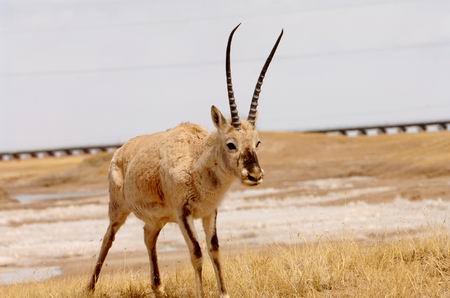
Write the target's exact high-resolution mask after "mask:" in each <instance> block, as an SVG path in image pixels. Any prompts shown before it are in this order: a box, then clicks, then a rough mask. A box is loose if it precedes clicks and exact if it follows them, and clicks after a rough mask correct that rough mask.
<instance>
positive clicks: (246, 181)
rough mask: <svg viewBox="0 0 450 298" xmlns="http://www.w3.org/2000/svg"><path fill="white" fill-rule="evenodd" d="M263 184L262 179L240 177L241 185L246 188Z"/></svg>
mask: <svg viewBox="0 0 450 298" xmlns="http://www.w3.org/2000/svg"><path fill="white" fill-rule="evenodd" d="M262 182H263V178H259V179H256V178H255V177H252V176H250V175H249V176H246V177H242V184H245V185H248V186H256V185H258V184H261V183H262Z"/></svg>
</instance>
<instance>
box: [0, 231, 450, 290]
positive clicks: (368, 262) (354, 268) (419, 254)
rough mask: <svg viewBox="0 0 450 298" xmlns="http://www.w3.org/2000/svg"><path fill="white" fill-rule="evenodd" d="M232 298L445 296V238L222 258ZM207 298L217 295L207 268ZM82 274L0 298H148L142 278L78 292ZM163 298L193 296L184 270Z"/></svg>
mask: <svg viewBox="0 0 450 298" xmlns="http://www.w3.org/2000/svg"><path fill="white" fill-rule="evenodd" d="M223 259H224V260H223V262H224V266H225V279H226V281H227V284H228V289H229V294H230V296H231V297H304V296H310V297H445V296H448V295H450V237H449V235H448V234H447V233H446V232H436V233H434V234H433V235H431V236H429V237H426V238H408V237H407V238H403V239H400V240H389V241H382V240H378V241H373V242H369V243H361V242H355V241H351V240H344V239H342V240H338V241H324V240H322V241H319V242H317V243H305V244H303V245H298V246H270V247H267V248H265V249H263V250H261V251H258V252H255V251H251V250H245V249H244V251H243V252H240V253H239V254H235V255H231V256H225V257H224V258H223ZM205 269H206V270H205V272H204V278H205V289H206V291H205V293H206V296H207V297H216V296H217V293H216V288H215V280H214V277H213V272H212V268H211V266H209V264H207V266H205ZM87 280H88V276H84V275H83V276H79V277H70V278H59V279H54V280H51V281H47V282H41V283H29V284H19V285H13V286H9V287H0V293H1V294H2V295H1V296H2V297H5V298H6V297H149V296H152V295H151V294H150V293H151V291H150V287H149V286H148V284H149V282H148V272H147V271H144V270H138V271H128V272H120V273H116V274H112V275H104V276H102V277H101V279H100V281H99V284H98V288H97V291H96V292H95V294H93V295H92V294H89V293H87V292H86V291H85V290H84V287H85V286H86V281H87ZM163 282H164V284H165V289H166V294H167V297H193V296H194V294H195V293H194V289H193V285H194V280H193V272H192V269H191V268H190V267H189V266H188V265H181V266H179V267H176V268H175V269H174V270H172V272H170V273H166V274H164V275H163Z"/></svg>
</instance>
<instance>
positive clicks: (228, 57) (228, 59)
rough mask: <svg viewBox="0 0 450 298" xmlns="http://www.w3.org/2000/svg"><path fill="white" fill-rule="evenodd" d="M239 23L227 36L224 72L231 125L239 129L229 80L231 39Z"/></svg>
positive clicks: (239, 124) (237, 115) (239, 122)
mask: <svg viewBox="0 0 450 298" xmlns="http://www.w3.org/2000/svg"><path fill="white" fill-rule="evenodd" d="M240 25H241V24H240V23H239V25H237V26H236V27H235V28H234V29H233V31H231V33H230V37H228V44H227V58H226V73H227V89H228V101H229V103H230V112H231V125H233V126H234V128H237V129H239V127H240V126H241V121H240V120H239V113H238V110H237V105H236V101H235V99H234V92H233V83H232V81H231V64H230V50H231V40H232V39H233V34H234V31H236V29H237V28H239V26H240Z"/></svg>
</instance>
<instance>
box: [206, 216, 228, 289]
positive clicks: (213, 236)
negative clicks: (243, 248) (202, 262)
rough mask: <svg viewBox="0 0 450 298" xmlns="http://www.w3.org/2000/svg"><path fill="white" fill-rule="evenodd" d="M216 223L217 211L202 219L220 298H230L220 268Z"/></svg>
mask: <svg viewBox="0 0 450 298" xmlns="http://www.w3.org/2000/svg"><path fill="white" fill-rule="evenodd" d="M216 221H217V210H215V211H214V213H213V214H211V215H210V216H208V217H204V218H203V219H202V223H203V229H204V230H205V235H206V244H207V246H208V254H209V257H210V258H211V261H212V263H213V267H214V273H215V274H216V281H217V288H218V289H219V295H220V297H223V298H225V297H228V294H227V290H226V289H225V285H224V283H223V277H222V269H221V267H220V259H219V239H218V238H217V229H216Z"/></svg>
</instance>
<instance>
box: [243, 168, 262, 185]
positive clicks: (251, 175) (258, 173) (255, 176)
mask: <svg viewBox="0 0 450 298" xmlns="http://www.w3.org/2000/svg"><path fill="white" fill-rule="evenodd" d="M247 178H248V180H250V181H252V182H255V183H261V182H262V179H263V178H264V171H263V169H261V168H253V170H252V171H251V172H248V175H247Z"/></svg>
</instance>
